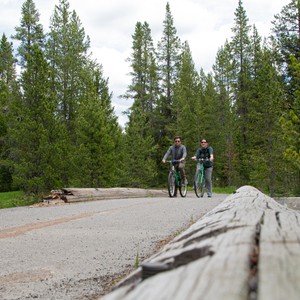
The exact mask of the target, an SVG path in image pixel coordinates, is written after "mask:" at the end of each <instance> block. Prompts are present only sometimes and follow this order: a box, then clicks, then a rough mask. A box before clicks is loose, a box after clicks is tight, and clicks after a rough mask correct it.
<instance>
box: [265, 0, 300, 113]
mask: <svg viewBox="0 0 300 300" xmlns="http://www.w3.org/2000/svg"><path fill="white" fill-rule="evenodd" d="M299 20H300V1H299V0H291V1H290V3H289V4H287V5H285V6H284V7H283V8H282V10H281V12H280V13H279V14H277V15H275V19H274V21H273V22H272V24H273V25H274V27H273V29H272V31H273V35H272V36H271V39H272V40H273V42H274V43H273V44H274V47H275V49H274V50H275V51H274V55H275V56H276V57H277V62H278V63H279V66H280V69H281V74H282V76H283V81H284V82H285V83H286V90H287V93H288V98H287V100H288V102H287V105H286V106H287V108H290V106H291V105H292V103H293V96H294V91H295V89H296V85H297V81H296V79H295V78H294V72H293V69H291V68H290V66H291V65H292V64H291V56H294V57H295V58H296V59H298V60H299V59H300V22H299Z"/></svg>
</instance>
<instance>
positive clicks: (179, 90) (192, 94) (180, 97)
mask: <svg viewBox="0 0 300 300" xmlns="http://www.w3.org/2000/svg"><path fill="white" fill-rule="evenodd" d="M180 65H181V69H180V71H179V74H178V80H177V81H176V84H175V90H174V105H173V107H172V115H173V116H174V118H175V123H174V127H173V128H172V132H176V133H178V134H179V135H181V136H182V137H183V138H184V143H185V146H186V147H187V149H193V150H192V151H194V149H195V147H197V146H198V143H197V141H198V139H199V136H200V133H201V126H202V125H203V124H202V122H203V119H202V118H201V111H200V108H201V103H200V98H201V91H200V90H199V89H200V88H201V86H200V78H199V74H198V73H197V71H196V69H195V64H194V61H193V58H192V53H191V51H190V47H189V44H188V42H185V44H184V48H183V52H182V56H181V63H180Z"/></svg>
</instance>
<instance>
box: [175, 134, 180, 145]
mask: <svg viewBox="0 0 300 300" xmlns="http://www.w3.org/2000/svg"><path fill="white" fill-rule="evenodd" d="M174 144H175V146H177V147H179V146H180V144H181V137H180V136H178V135H177V136H175V137H174Z"/></svg>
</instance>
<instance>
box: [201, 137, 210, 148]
mask: <svg viewBox="0 0 300 300" xmlns="http://www.w3.org/2000/svg"><path fill="white" fill-rule="evenodd" d="M200 146H201V148H207V147H208V140H207V139H201V140H200Z"/></svg>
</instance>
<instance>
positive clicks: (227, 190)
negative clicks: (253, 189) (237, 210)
mask: <svg viewBox="0 0 300 300" xmlns="http://www.w3.org/2000/svg"><path fill="white" fill-rule="evenodd" d="M235 191H236V187H234V186H228V187H224V188H219V187H213V193H216V194H232V193H233V192H235Z"/></svg>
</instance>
